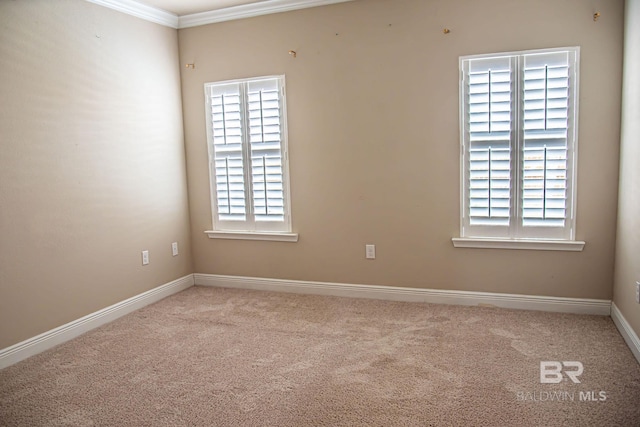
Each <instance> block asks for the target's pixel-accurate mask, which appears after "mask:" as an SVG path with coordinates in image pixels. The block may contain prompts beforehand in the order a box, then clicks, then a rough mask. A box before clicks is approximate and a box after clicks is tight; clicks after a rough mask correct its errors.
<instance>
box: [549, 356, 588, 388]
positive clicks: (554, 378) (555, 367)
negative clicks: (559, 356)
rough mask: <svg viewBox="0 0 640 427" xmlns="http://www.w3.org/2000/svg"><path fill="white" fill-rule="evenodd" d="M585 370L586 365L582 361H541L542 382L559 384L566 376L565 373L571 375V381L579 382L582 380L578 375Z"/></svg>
mask: <svg viewBox="0 0 640 427" xmlns="http://www.w3.org/2000/svg"><path fill="white" fill-rule="evenodd" d="M563 368H564V369H563ZM567 368H569V369H567ZM583 372H584V366H583V365H582V363H580V362H556V361H546V362H540V382H541V383H542V384H558V383H559V382H561V381H562V379H563V378H564V376H563V373H564V375H566V376H567V377H569V379H570V380H571V381H573V382H574V383H577V384H579V383H580V380H579V379H578V377H579V376H580V375H582V373H583Z"/></svg>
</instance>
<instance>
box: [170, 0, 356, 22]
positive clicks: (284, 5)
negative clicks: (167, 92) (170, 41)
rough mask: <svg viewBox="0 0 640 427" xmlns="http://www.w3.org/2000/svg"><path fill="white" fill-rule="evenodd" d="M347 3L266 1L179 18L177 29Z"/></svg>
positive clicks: (298, 0) (329, 1)
mask: <svg viewBox="0 0 640 427" xmlns="http://www.w3.org/2000/svg"><path fill="white" fill-rule="evenodd" d="M348 1H353V0H266V1H262V2H258V3H252V4H243V5H240V6H233V7H227V8H225V9H218V10H212V11H209V12H201V13H194V14H191V15H184V16H180V17H179V18H178V28H189V27H197V26H199V25H206V24H214V23H216V22H224V21H232V20H235V19H243V18H252V17H254V16H260V15H268V14H271V13H280V12H288V11H291V10H298V9H307V8H310V7H317V6H325V5H329V4H335V3H345V2H348Z"/></svg>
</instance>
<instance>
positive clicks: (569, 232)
mask: <svg viewBox="0 0 640 427" xmlns="http://www.w3.org/2000/svg"><path fill="white" fill-rule="evenodd" d="M556 52H570V55H573V56H574V59H573V60H572V62H571V64H570V65H571V68H570V70H571V72H570V78H572V79H573V80H574V81H573V82H572V83H571V84H570V86H569V91H570V98H571V100H572V106H573V107H574V108H572V111H571V112H570V114H569V117H568V122H569V129H568V136H567V139H568V141H570V144H569V145H568V151H569V152H570V158H568V159H567V180H568V181H569V182H568V186H567V191H568V193H569V194H567V199H566V200H567V202H568V205H569V206H567V212H566V221H567V222H568V225H567V226H565V227H564V228H563V229H562V230H558V231H561V232H560V233H557V234H555V235H553V237H547V236H543V235H542V236H538V235H536V233H531V234H529V235H524V236H522V234H521V230H522V229H523V228H524V227H523V226H522V224H521V222H522V219H523V217H522V215H521V213H520V212H518V211H515V214H512V216H511V218H512V220H514V219H515V220H516V221H517V223H515V224H511V225H510V226H509V227H500V228H499V232H498V233H495V234H493V235H490V234H488V233H487V235H484V236H483V235H476V233H473V232H471V233H470V232H469V230H468V227H469V212H468V209H469V206H468V201H467V199H468V196H469V193H468V191H469V189H468V183H467V181H466V180H467V178H468V173H469V170H468V166H467V164H466V163H467V162H468V161H469V159H468V148H469V147H468V144H469V142H468V138H467V131H468V122H467V120H466V115H465V113H466V112H467V106H466V88H465V87H464V85H465V83H467V82H466V75H465V73H466V67H465V65H464V64H465V61H468V60H473V59H490V58H509V60H510V61H512V63H515V65H516V68H515V69H514V72H515V74H514V75H515V76H516V78H515V80H514V83H513V86H514V87H513V91H514V93H515V94H516V96H515V97H514V98H513V99H512V104H513V106H514V110H513V111H512V120H515V123H516V125H515V127H514V129H513V130H512V132H515V135H514V136H512V138H513V139H512V143H513V142H515V144H516V146H515V147H512V148H515V151H516V153H515V155H514V156H512V162H513V164H515V165H516V167H515V168H513V169H512V171H511V177H512V178H511V179H512V181H514V183H515V187H514V188H513V189H512V194H513V196H512V197H513V198H514V199H515V200H512V201H511V209H520V202H521V201H520V198H521V197H522V195H521V191H522V190H521V188H520V183H519V181H520V180H521V179H522V170H521V167H522V165H521V162H522V159H521V153H520V151H521V150H522V146H523V145H522V144H523V143H524V138H523V132H524V130H523V128H522V126H521V125H520V123H521V117H522V114H523V110H522V108H523V103H522V102H523V100H522V99H521V96H522V94H521V93H520V92H521V90H522V86H521V85H522V70H523V69H524V68H523V63H524V57H525V55H535V54H545V53H556ZM459 73H460V78H459V102H460V105H459V109H458V111H459V130H460V187H459V191H460V230H459V236H460V237H454V238H452V243H453V245H454V247H465V248H500V249H532V250H569V251H581V250H582V249H583V248H584V245H585V242H583V241H577V240H575V238H576V210H577V191H576V190H577V165H578V161H577V157H578V104H579V86H580V47H579V46H572V47H559V48H549V49H535V50H523V51H513V52H500V53H489V54H478V55H466V56H461V57H459ZM516 181H518V182H516ZM480 227H482V226H480ZM485 227H489V228H490V226H485ZM551 234H553V233H549V235H551ZM560 234H564V236H560Z"/></svg>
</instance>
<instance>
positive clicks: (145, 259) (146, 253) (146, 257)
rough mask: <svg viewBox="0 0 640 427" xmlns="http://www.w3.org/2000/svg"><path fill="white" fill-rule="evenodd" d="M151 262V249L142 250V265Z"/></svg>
mask: <svg viewBox="0 0 640 427" xmlns="http://www.w3.org/2000/svg"><path fill="white" fill-rule="evenodd" d="M147 264H149V251H142V265H147Z"/></svg>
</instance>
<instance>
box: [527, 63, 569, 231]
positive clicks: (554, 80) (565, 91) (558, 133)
mask: <svg viewBox="0 0 640 427" xmlns="http://www.w3.org/2000/svg"><path fill="white" fill-rule="evenodd" d="M520 62H521V69H522V80H523V88H522V111H523V126H522V128H523V130H522V138H523V144H522V170H523V172H522V196H521V197H522V225H523V226H524V227H554V228H556V229H557V230H563V229H564V228H565V226H566V224H567V221H568V220H569V219H570V218H569V216H568V215H569V213H570V208H571V206H570V203H571V198H570V188H569V186H570V179H569V172H570V171H569V169H570V165H571V154H572V150H571V147H572V146H573V141H572V139H573V135H572V132H571V131H570V129H571V128H572V127H573V120H572V117H571V114H572V110H573V109H574V106H573V104H574V103H573V99H572V98H573V96H572V95H573V94H572V88H571V87H572V83H573V79H574V78H573V77H572V76H571V74H572V73H573V71H574V67H572V66H571V64H572V63H573V62H575V53H574V52H570V51H564V52H553V53H541V54H532V55H525V56H522V57H521V60H520ZM559 234H562V233H559Z"/></svg>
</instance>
